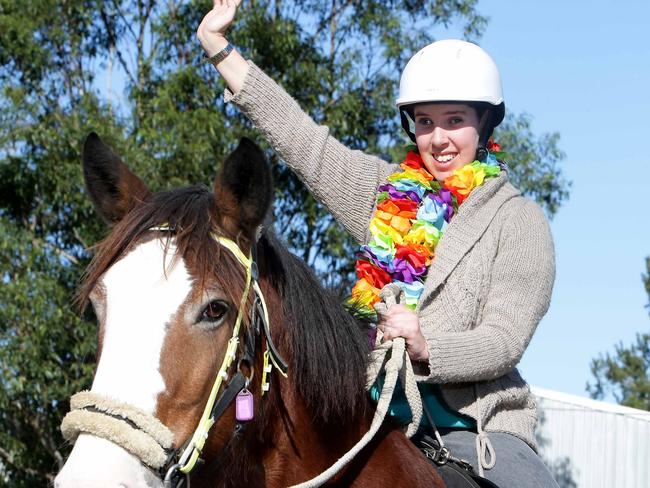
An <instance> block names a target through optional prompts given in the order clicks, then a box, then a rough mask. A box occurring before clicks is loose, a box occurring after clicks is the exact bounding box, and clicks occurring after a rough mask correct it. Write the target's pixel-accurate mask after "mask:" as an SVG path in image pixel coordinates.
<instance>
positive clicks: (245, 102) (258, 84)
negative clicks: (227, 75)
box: [225, 61, 395, 243]
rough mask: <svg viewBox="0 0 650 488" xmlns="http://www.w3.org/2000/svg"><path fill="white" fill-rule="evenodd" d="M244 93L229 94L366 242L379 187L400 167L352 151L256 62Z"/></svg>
mask: <svg viewBox="0 0 650 488" xmlns="http://www.w3.org/2000/svg"><path fill="white" fill-rule="evenodd" d="M249 65H250V68H249V70H248V73H247V75H246V78H245V80H244V85H243V87H242V89H241V90H240V91H239V92H237V93H236V94H234V95H233V94H232V93H231V92H230V91H229V90H226V94H225V99H226V101H227V102H232V103H234V104H235V105H237V106H238V107H239V108H240V109H241V110H242V112H243V113H244V114H245V115H246V116H247V117H248V118H249V119H250V121H251V122H252V123H253V125H255V127H257V129H259V130H260V131H261V133H262V134H263V136H264V137H265V138H266V139H267V141H268V142H269V144H270V145H271V146H272V147H273V149H274V150H275V151H276V152H277V153H278V155H279V156H280V157H281V158H282V160H283V161H284V162H285V163H286V164H287V165H288V166H289V167H290V168H291V169H293V170H294V171H295V172H296V174H297V175H298V177H299V178H300V179H301V181H302V182H303V183H304V184H305V186H306V187H307V188H308V189H309V191H310V192H311V193H312V195H314V196H315V197H316V199H317V200H319V201H320V202H321V203H323V204H324V205H325V206H326V207H327V208H328V210H329V211H330V213H332V215H333V216H334V218H336V220H338V221H339V222H340V223H341V224H342V225H343V226H344V227H345V228H346V229H347V230H348V232H350V234H352V236H353V237H354V238H355V239H356V240H357V241H358V242H359V243H363V242H364V241H365V239H366V233H367V229H368V223H369V222H370V218H371V214H372V211H373V208H374V203H375V195H376V192H377V187H378V186H379V185H380V184H381V183H382V182H384V181H385V179H386V176H388V175H389V174H390V173H392V172H394V171H395V165H391V164H389V163H387V162H386V161H384V160H382V159H380V158H378V157H375V156H370V155H367V154H364V153H363V152H361V151H355V150H351V149H349V148H347V147H345V146H343V145H342V144H341V143H340V142H338V141H337V140H336V139H335V138H334V137H332V136H330V134H329V129H328V128H327V127H325V126H322V125H318V124H316V123H315V122H314V120H312V118H311V117H310V116H309V115H308V114H306V113H305V112H304V111H303V110H302V109H301V108H300V106H299V105H298V103H297V102H296V101H295V100H294V99H293V98H292V97H291V96H290V95H288V94H287V92H286V91H284V89H282V88H281V87H280V86H279V85H278V84H277V83H275V82H274V81H273V80H272V79H271V78H269V77H268V76H267V75H266V74H265V73H264V72H263V71H262V70H260V69H259V68H258V67H257V66H256V65H255V64H254V63H253V62H252V61H249Z"/></svg>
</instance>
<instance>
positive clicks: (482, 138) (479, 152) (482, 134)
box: [476, 109, 492, 161]
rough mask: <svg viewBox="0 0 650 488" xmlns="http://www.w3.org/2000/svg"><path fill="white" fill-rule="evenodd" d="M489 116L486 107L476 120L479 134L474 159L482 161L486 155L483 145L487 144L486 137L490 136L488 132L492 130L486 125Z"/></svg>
mask: <svg viewBox="0 0 650 488" xmlns="http://www.w3.org/2000/svg"><path fill="white" fill-rule="evenodd" d="M490 118H491V114H490V110H489V109H486V110H484V111H483V113H482V114H481V118H480V120H479V122H478V134H479V136H478V146H477V148H476V159H477V160H478V161H484V160H485V158H487V155H488V151H487V149H486V147H485V146H486V145H487V142H488V139H489V138H490V133H491V132H492V131H491V130H489V129H488V127H487V125H488V121H489V120H490Z"/></svg>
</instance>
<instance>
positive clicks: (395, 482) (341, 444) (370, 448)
mask: <svg viewBox="0 0 650 488" xmlns="http://www.w3.org/2000/svg"><path fill="white" fill-rule="evenodd" d="M279 400H280V401H281V403H282V405H283V406H284V410H279V412H280V415H278V416H277V417H276V418H275V421H274V425H273V429H274V430H273V432H274V439H273V442H272V443H270V444H269V445H268V448H267V449H266V451H265V453H264V457H263V459H264V461H263V466H264V475H265V480H264V484H263V485H260V486H265V487H268V488H281V487H282V488H283V487H287V486H293V485H296V484H299V483H302V482H305V481H307V480H310V479H312V478H314V477H316V476H318V475H319V474H321V473H322V472H324V471H325V470H327V469H328V468H329V467H330V466H332V465H333V464H334V463H335V462H336V461H337V460H338V459H339V458H341V457H342V456H343V455H345V453H346V452H348V451H349V450H350V449H351V448H352V447H353V446H354V445H355V444H356V442H357V441H358V440H359V439H361V438H362V437H363V435H364V434H365V433H366V432H367V431H368V429H369V428H370V421H371V419H370V418H367V417H364V416H363V415H360V416H359V418H358V419H357V421H356V422H351V423H350V422H348V423H347V425H348V427H346V428H344V429H337V427H336V426H335V425H332V426H329V427H328V428H320V429H319V428H316V427H315V426H314V424H313V423H312V421H311V418H312V415H311V414H310V412H308V411H307V409H306V408H305V407H304V405H303V404H302V402H301V401H300V397H299V395H298V394H297V393H296V392H295V391H293V390H292V389H291V387H290V385H285V386H284V387H283V388H281V391H280V392H279ZM328 486H337V487H355V488H370V487H372V488H375V487H377V486H409V487H413V488H436V487H444V486H445V485H444V483H443V482H442V480H441V479H440V478H439V476H438V474H437V472H436V471H435V469H434V468H433V467H432V466H431V465H430V464H429V462H428V461H427V460H426V459H425V458H424V456H423V455H422V454H421V453H420V452H419V451H418V449H417V448H416V447H415V445H414V444H413V443H411V441H409V440H408V439H407V438H406V437H405V436H404V434H403V433H402V432H401V431H400V430H399V429H397V428H394V427H391V426H388V425H386V424H385V425H384V427H382V428H381V429H380V431H379V432H378V433H377V434H376V435H375V437H374V438H373V440H372V441H371V442H370V443H369V444H368V445H367V446H366V447H365V448H364V449H363V450H362V451H361V452H360V453H359V454H358V455H357V456H356V457H355V458H354V459H353V460H352V461H351V462H350V463H349V464H348V465H347V466H345V467H344V468H342V469H341V471H340V473H339V474H338V475H337V476H336V477H335V479H334V481H333V482H332V483H331V484H328Z"/></svg>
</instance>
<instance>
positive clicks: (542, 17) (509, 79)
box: [437, 0, 650, 396]
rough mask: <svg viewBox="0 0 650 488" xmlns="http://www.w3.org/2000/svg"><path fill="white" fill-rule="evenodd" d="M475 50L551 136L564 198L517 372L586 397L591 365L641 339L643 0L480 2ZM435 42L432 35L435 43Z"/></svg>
mask: <svg viewBox="0 0 650 488" xmlns="http://www.w3.org/2000/svg"><path fill="white" fill-rule="evenodd" d="M478 9H479V11H480V12H481V13H483V14H485V15H488V16H489V17H490V22H489V24H488V26H487V28H486V30H485V32H484V35H483V37H482V39H481V40H480V44H481V45H482V46H483V47H484V48H485V49H486V50H487V51H488V52H489V53H490V54H491V55H492V57H493V58H494V59H495V61H496V62H497V65H498V66H499V68H500V70H501V76H502V78H503V85H504V94H505V98H506V106H507V109H509V110H511V111H513V112H516V113H519V112H523V111H525V112H528V113H529V114H531V115H532V116H533V130H534V131H535V133H537V134H540V133H542V132H554V131H557V132H559V133H560V134H561V140H560V147H561V148H562V149H563V150H564V151H565V152H566V155H567V157H566V160H565V162H564V163H563V167H564V172H565V174H566V175H567V177H568V178H569V179H570V180H572V181H573V187H572V189H571V195H570V199H569V201H568V202H567V203H565V204H564V205H563V207H562V208H561V209H560V211H559V213H558V214H557V216H556V217H555V218H554V219H553V221H552V223H551V228H552V231H553V235H554V239H555V246H556V254H557V278H556V284H555V289H554V292H553V301H552V304H551V308H550V310H549V312H548V314H547V316H546V317H545V318H544V320H543V321H542V323H541V324H540V327H539V328H538V330H537V333H536V334H535V336H534V338H533V340H532V342H531V344H530V346H529V348H528V350H527V351H526V353H525V355H524V358H523V360H522V362H521V364H520V370H521V371H522V374H523V376H524V378H526V380H527V381H528V382H529V383H531V384H533V385H537V386H541V387H545V388H549V389H554V390H559V391H563V392H567V393H571V394H576V395H581V396H587V393H586V391H585V384H586V382H587V381H589V380H591V373H590V371H589V364H590V361H591V359H592V358H593V357H596V356H597V355H598V354H600V353H602V352H606V351H612V350H613V348H614V344H616V343H617V342H619V341H623V343H625V344H629V343H631V342H632V341H633V340H634V337H635V334H636V333H637V332H641V331H646V332H648V331H650V319H649V317H648V312H647V309H645V308H644V305H645V304H646V302H647V295H646V293H645V290H644V289H643V285H642V282H641V273H642V271H643V270H644V265H645V261H644V258H645V256H648V255H650V216H649V215H648V214H649V213H650V201H649V199H650V191H649V190H648V186H649V185H650V177H648V173H647V172H648V170H649V169H650V164H649V160H650V94H649V91H650V36H649V35H648V32H649V29H648V27H647V22H648V19H650V0H619V1H616V2H614V1H607V2H606V1H602V0H595V1H593V0H592V1H587V0H579V1H566V0H565V1H559V0H548V1H545V2H540V1H533V0H524V1H519V2H514V1H509V2H506V1H498V0H479V5H478ZM442 37H443V36H442V35H440V34H437V38H442Z"/></svg>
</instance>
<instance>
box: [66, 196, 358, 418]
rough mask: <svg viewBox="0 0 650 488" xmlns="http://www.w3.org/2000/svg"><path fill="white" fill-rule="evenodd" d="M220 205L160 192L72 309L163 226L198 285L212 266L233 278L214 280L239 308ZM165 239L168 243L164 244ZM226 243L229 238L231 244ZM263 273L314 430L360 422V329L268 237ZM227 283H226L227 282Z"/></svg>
mask: <svg viewBox="0 0 650 488" xmlns="http://www.w3.org/2000/svg"><path fill="white" fill-rule="evenodd" d="M218 211H219V209H218V202H215V199H214V195H213V194H212V193H211V192H210V190H209V189H208V188H206V187H204V186H193V187H187V188H180V189H174V190H170V191H166V192H160V193H156V194H154V195H152V196H151V197H149V198H148V199H147V200H146V201H145V202H143V203H142V204H140V205H139V206H137V207H136V208H135V209H133V210H132V211H131V212H129V214H127V215H126V216H125V217H124V218H123V219H122V220H121V221H120V222H119V223H118V224H116V226H115V228H114V229H113V231H112V232H111V234H110V235H109V236H108V237H107V238H106V239H105V240H104V241H103V242H101V243H100V244H99V245H98V246H97V248H96V254H95V257H94V258H93V260H92V262H91V264H90V266H89V267H88V270H87V272H86V274H85V276H84V281H83V283H82V286H81V288H80V292H79V295H78V303H79V304H80V305H82V306H83V305H84V304H86V303H87V301H88V296H89V294H90V292H91V290H92V289H93V287H94V286H95V284H96V283H97V281H98V280H99V279H100V278H101V276H102V274H103V273H104V272H105V271H106V270H107V269H108V268H109V267H110V266H112V265H113V264H114V263H115V262H116V261H117V260H118V259H120V258H121V257H122V256H124V255H125V254H126V253H127V252H128V251H129V250H130V249H131V248H132V246H133V245H134V244H135V243H136V242H138V240H139V239H140V238H141V237H142V236H143V235H145V234H146V233H147V232H149V231H150V229H151V228H152V227H155V226H160V225H162V224H167V225H168V226H169V227H170V228H172V229H174V234H173V235H174V237H175V238H176V245H177V248H178V252H179V253H180V254H181V255H182V256H184V257H188V253H190V254H191V258H192V260H193V262H194V263H195V266H196V268H197V269H198V270H200V272H201V273H203V274H204V276H198V277H197V278H198V279H199V280H204V279H205V278H206V276H207V275H208V274H209V273H210V271H211V270H213V269H214V268H215V265H216V263H217V262H218V263H219V265H220V266H224V267H225V268H227V269H229V270H231V272H230V273H216V275H217V276H215V278H216V279H217V280H218V281H220V285H221V286H222V287H223V289H224V290H225V291H226V292H227V293H229V294H231V297H230V298H231V299H232V300H233V302H234V303H239V298H240V297H241V293H242V287H240V286H236V287H233V285H232V282H229V281H228V280H232V279H233V278H234V279H235V280H237V282H238V283H239V282H241V283H242V285H243V281H244V271H243V267H242V266H241V265H240V264H239V263H238V262H237V261H236V260H235V258H234V257H233V256H232V254H231V253H230V252H227V251H226V252H224V251H223V249H222V248H221V246H219V245H218V244H217V242H216V241H215V240H214V239H213V237H212V233H213V232H217V233H219V232H220V230H219V229H218V228H217V225H216V222H218V221H220V220H221V219H220V218H219V215H218ZM170 237H171V236H170ZM231 237H232V236H231ZM258 253H259V256H260V261H261V263H260V264H261V272H262V274H263V275H264V277H266V278H267V279H269V280H270V281H271V282H272V283H273V284H274V286H275V287H276V288H277V289H278V291H279V294H280V297H281V299H282V304H283V312H284V315H285V322H286V324H285V327H284V329H283V330H278V329H279V328H278V327H275V329H274V338H275V334H276V333H277V334H278V337H277V339H278V344H279V346H280V349H281V350H282V351H286V352H288V353H289V354H288V355H289V356H290V358H291V364H290V365H289V374H290V375H291V378H292V379H293V380H294V387H295V388H296V389H297V391H298V392H299V393H300V395H301V396H302V398H303V399H304V402H305V405H306V407H307V408H308V410H309V411H310V412H312V415H313V419H312V420H313V421H314V423H315V424H316V425H320V426H324V427H326V426H328V425H337V426H341V425H343V424H346V423H348V422H353V421H355V420H358V419H359V416H360V415H363V407H364V406H365V405H366V404H367V400H366V394H365V370H366V357H367V353H368V350H369V344H368V339H367V335H366V334H365V332H364V331H363V329H362V328H361V327H360V324H359V323H358V322H357V321H356V320H355V319H354V318H352V316H351V315H350V314H349V313H348V312H347V311H346V310H345V308H344V307H343V306H342V305H341V304H340V303H339V301H338V299H337V298H336V297H334V295H333V294H332V293H331V292H329V291H328V290H325V289H324V288H323V286H322V285H321V284H320V283H319V281H318V280H317V278H316V277H315V275H314V273H313V272H312V271H311V269H310V268H309V267H308V266H307V265H306V264H305V263H304V262H303V261H302V260H300V259H299V258H297V257H296V256H294V255H293V254H291V253H290V252H289V251H288V250H287V249H286V247H285V246H284V245H282V244H281V243H280V242H279V240H278V239H277V238H276V237H274V236H273V234H272V233H271V232H270V231H266V232H265V233H264V234H263V236H262V238H261V240H260V242H259V247H258ZM226 275H227V276H226Z"/></svg>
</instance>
